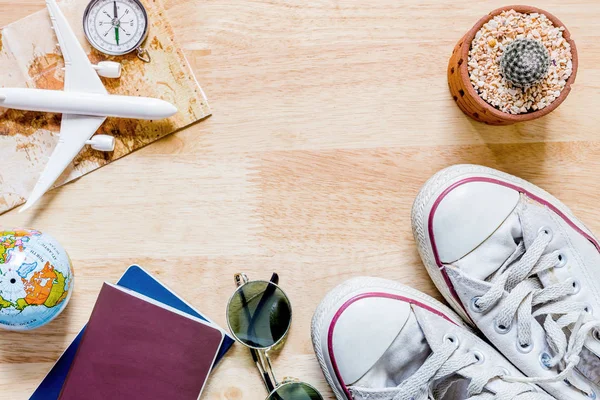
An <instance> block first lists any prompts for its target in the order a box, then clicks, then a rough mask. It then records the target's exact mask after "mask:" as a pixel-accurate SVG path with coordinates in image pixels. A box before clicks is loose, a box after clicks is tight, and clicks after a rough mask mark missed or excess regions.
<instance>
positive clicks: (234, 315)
mask: <svg viewBox="0 0 600 400" xmlns="http://www.w3.org/2000/svg"><path fill="white" fill-rule="evenodd" d="M227 318H228V320H229V326H230V328H231V331H232V333H233V334H234V335H235V336H236V337H237V339H238V340H240V341H241V342H242V343H245V344H246V345H248V346H251V347H255V348H260V349H266V348H269V347H271V346H273V345H274V344H276V343H277V342H279V341H280V340H281V339H282V338H283V336H284V335H285V334H286V332H287V331H288V328H289V326H290V323H291V321H292V308H291V306H290V302H289V300H288V298H287V297H286V295H285V293H283V291H282V290H281V289H279V288H278V287H277V286H275V285H274V284H272V283H270V282H263V281H253V282H248V283H246V284H245V285H243V286H242V287H240V288H239V289H238V290H237V291H236V292H235V294H234V295H233V297H232V299H231V301H230V302H229V306H228V307H227Z"/></svg>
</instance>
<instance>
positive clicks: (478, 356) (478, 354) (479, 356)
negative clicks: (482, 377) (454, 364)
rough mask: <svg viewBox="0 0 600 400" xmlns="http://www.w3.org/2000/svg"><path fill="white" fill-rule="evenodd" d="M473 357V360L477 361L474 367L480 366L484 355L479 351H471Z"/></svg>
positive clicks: (483, 360)
mask: <svg viewBox="0 0 600 400" xmlns="http://www.w3.org/2000/svg"><path fill="white" fill-rule="evenodd" d="M473 357H475V360H477V362H476V363H475V365H481V364H483V363H484V362H485V355H483V353H482V352H480V351H479V350H474V351H473Z"/></svg>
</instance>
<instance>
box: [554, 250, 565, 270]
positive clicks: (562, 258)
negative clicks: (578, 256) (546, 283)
mask: <svg viewBox="0 0 600 400" xmlns="http://www.w3.org/2000/svg"><path fill="white" fill-rule="evenodd" d="M565 265H567V255H566V254H565V253H559V254H558V264H556V265H555V266H554V268H562V267H564V266H565Z"/></svg>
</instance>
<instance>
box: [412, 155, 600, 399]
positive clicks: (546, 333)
mask: <svg viewBox="0 0 600 400" xmlns="http://www.w3.org/2000/svg"><path fill="white" fill-rule="evenodd" d="M412 221H413V232H414V235H415V240H416V241H417V245H418V247H419V253H420V254H421V258H422V259H423V262H424V263H425V266H426V267H427V270H428V271H429V274H430V275H431V277H432V279H433V281H434V282H435V284H436V286H437V287H438V289H439V290H440V291H441V292H442V294H443V295H444V297H445V298H446V299H447V300H448V302H449V303H450V304H451V305H452V307H453V308H454V310H455V311H457V312H458V313H459V314H460V315H461V316H462V317H463V319H465V321H469V322H471V323H473V324H474V325H476V326H477V328H479V330H480V331H481V332H483V334H484V335H485V336H486V337H487V338H488V340H489V341H490V342H491V343H492V344H493V345H494V347H496V348H497V349H498V350H499V351H500V353H502V354H503V355H504V356H505V357H506V358H507V359H508V360H510V361H511V362H512V363H513V364H514V365H515V366H516V367H517V368H519V369H520V370H521V371H522V372H523V373H524V374H525V375H526V376H528V377H530V379H529V380H527V381H528V382H535V383H538V384H539V385H540V386H541V387H542V388H544V389H545V390H546V391H547V392H548V393H549V394H551V395H552V396H554V397H556V398H557V399H560V400H584V399H588V400H589V399H595V398H596V396H597V394H600V388H599V384H600V357H599V356H600V337H599V333H598V332H599V331H598V329H599V328H600V319H599V318H597V317H594V311H596V312H597V313H600V252H599V249H600V246H599V244H598V241H597V240H596V239H595V238H594V236H593V234H592V233H591V232H590V231H589V230H588V229H586V228H585V226H583V224H582V223H581V222H579V221H578V220H577V219H576V218H575V217H574V216H573V215H572V213H571V212H570V211H569V209H568V208H567V207H565V206H564V205H563V204H562V203H561V202H559V201H558V200H557V199H555V198H554V197H552V196H551V195H550V194H548V193H546V192H545V191H543V190H541V189H540V188H538V187H536V186H534V185H533V184H531V183H528V182H526V181H524V180H522V179H519V178H516V177H514V176H511V175H508V174H505V173H502V172H499V171H496V170H493V169H490V168H486V167H480V166H474V165H457V166H454V167H450V168H447V169H445V170H443V171H441V172H439V173H437V174H436V175H435V176H433V177H432V178H431V179H430V180H429V181H428V182H427V183H426V184H425V186H424V187H423V189H422V190H421V192H420V193H419V195H418V197H417V199H416V201H415V204H414V207H413V216H412ZM597 315H600V314H597Z"/></svg>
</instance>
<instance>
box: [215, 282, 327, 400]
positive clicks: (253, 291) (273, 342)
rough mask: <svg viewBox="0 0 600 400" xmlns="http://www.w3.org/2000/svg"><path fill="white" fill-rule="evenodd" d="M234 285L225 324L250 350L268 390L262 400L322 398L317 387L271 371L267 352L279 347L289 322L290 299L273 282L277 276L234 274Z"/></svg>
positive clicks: (290, 316) (319, 399)
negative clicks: (263, 277)
mask: <svg viewBox="0 0 600 400" xmlns="http://www.w3.org/2000/svg"><path fill="white" fill-rule="evenodd" d="M235 283H236V285H237V286H238V288H237V289H236V291H235V292H234V293H233V295H232V296H231V298H230V299H229V302H228V303H227V324H228V325H229V330H230V331H231V333H232V335H233V337H234V338H235V339H236V340H237V341H238V342H239V343H241V344H242V345H244V346H246V347H247V348H248V349H250V354H251V355H252V359H253V360H254V363H255V364H256V367H257V368H258V370H259V372H260V375H261V377H262V379H263V382H264V384H265V387H266V388H267V391H268V392H269V395H268V396H267V398H266V400H323V397H322V396H321V395H320V394H319V392H318V391H317V389H315V388H314V387H312V386H311V385H309V384H307V383H304V382H300V381H298V380H297V379H290V378H286V379H285V380H283V381H282V382H278V381H277V379H276V378H275V374H274V373H273V367H272V365H271V359H270V358H269V351H271V350H273V349H276V348H278V347H280V346H281V345H282V344H283V342H284V341H285V338H286V336H287V334H288V332H289V330H290V326H291V324H292V306H291V304H290V300H289V298H288V297H287V295H286V294H285V293H284V291H283V290H281V288H280V287H279V286H277V284H278V283H279V276H278V275H277V274H273V276H271V279H270V280H269V281H250V280H249V279H248V277H247V276H246V275H245V274H236V275H235Z"/></svg>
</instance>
